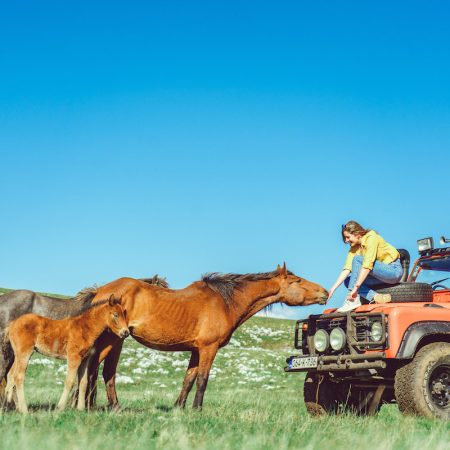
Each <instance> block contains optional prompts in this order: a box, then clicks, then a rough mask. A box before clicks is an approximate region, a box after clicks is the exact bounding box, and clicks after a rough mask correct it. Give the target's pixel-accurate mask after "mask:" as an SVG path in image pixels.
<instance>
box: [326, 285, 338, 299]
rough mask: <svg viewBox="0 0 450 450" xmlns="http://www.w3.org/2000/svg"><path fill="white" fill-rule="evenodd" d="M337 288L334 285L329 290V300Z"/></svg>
mask: <svg viewBox="0 0 450 450" xmlns="http://www.w3.org/2000/svg"><path fill="white" fill-rule="evenodd" d="M335 290H336V288H335V287H334V286H333V287H332V288H330V290H329V291H328V300H330V298H331V297H332V295H333V294H334V291H335Z"/></svg>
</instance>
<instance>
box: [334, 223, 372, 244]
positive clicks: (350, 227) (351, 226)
mask: <svg viewBox="0 0 450 450" xmlns="http://www.w3.org/2000/svg"><path fill="white" fill-rule="evenodd" d="M344 231H347V233H351V234H354V235H357V234H359V235H360V236H364V235H365V234H367V233H368V232H369V231H370V229H369V228H363V227H362V226H361V225H360V224H359V223H358V222H355V221H354V220H349V221H348V222H347V223H346V224H345V225H342V230H341V234H342V240H343V241H344V242H345V236H344Z"/></svg>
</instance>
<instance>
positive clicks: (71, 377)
mask: <svg viewBox="0 0 450 450" xmlns="http://www.w3.org/2000/svg"><path fill="white" fill-rule="evenodd" d="M80 363H81V361H80V360H79V359H76V360H73V359H71V360H68V364H67V376H66V381H65V382H64V390H63V393H62V395H61V398H60V399H59V402H58V405H57V406H56V409H58V411H62V410H63V409H64V408H65V407H66V405H67V401H68V400H69V395H70V391H71V390H72V388H73V385H74V384H75V381H76V379H77V371H78V367H80Z"/></svg>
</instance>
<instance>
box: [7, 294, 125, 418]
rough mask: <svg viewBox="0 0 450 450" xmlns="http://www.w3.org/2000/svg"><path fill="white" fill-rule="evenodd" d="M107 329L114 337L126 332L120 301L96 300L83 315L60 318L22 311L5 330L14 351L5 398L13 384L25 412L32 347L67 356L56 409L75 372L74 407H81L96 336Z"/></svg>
mask: <svg viewBox="0 0 450 450" xmlns="http://www.w3.org/2000/svg"><path fill="white" fill-rule="evenodd" d="M106 329H109V330H111V331H112V332H113V333H115V335H117V339H122V338H125V337H127V336H128V335H129V331H128V327H127V323H126V320H125V316H124V312H123V309H122V307H121V300H116V299H114V297H113V296H111V297H110V299H109V300H102V301H98V302H97V303H95V304H94V305H92V306H91V307H89V309H88V310H87V311H86V312H84V313H83V314H81V315H79V316H77V317H73V318H69V319H62V320H52V319H47V318H45V317H42V316H38V315H36V314H25V315H23V316H21V317H19V318H18V319H16V320H15V321H13V322H12V323H11V324H10V325H9V327H8V330H7V333H8V338H9V341H10V342H11V346H12V348H13V350H14V364H13V366H12V368H11V370H10V371H9V373H8V382H7V386H6V397H7V401H8V402H11V401H12V397H13V390H14V387H15V388H16V392H17V399H18V404H17V409H18V410H19V411H20V412H22V413H26V412H28V408H27V404H26V401H25V394H24V390H23V383H24V377H25V372H26V370H27V365H28V361H29V359H30V357H31V355H32V354H33V352H34V350H37V351H38V352H39V353H42V354H43V355H46V356H52V357H55V358H62V359H67V377H66V382H65V385H64V391H63V394H62V396H61V399H60V401H59V403H58V406H57V408H58V409H59V410H63V409H64V408H65V406H66V404H67V400H68V397H69V393H70V390H71V389H72V387H73V385H74V383H75V380H76V377H77V373H78V380H79V392H80V395H79V397H78V409H80V410H83V409H84V408H85V394H86V388H87V378H88V377H87V366H88V363H89V358H90V357H91V356H92V354H93V353H94V352H93V347H94V344H95V341H96V340H97V338H98V337H99V336H100V335H101V334H102V333H103V332H104V331H105V330H106Z"/></svg>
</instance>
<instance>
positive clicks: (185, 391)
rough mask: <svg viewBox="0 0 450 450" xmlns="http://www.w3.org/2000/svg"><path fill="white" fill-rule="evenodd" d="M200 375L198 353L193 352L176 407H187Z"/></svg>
mask: <svg viewBox="0 0 450 450" xmlns="http://www.w3.org/2000/svg"><path fill="white" fill-rule="evenodd" d="M197 374H198V351H197V350H193V351H192V353H191V359H190V360H189V366H188V368H187V370H186V375H185V376H184V381H183V387H182V388H181V392H180V395H179V396H178V399H177V401H176V402H175V406H178V407H180V408H184V407H185V405H186V399H187V397H188V395H189V392H191V389H192V386H193V385H194V382H195V379H196V378H197Z"/></svg>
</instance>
